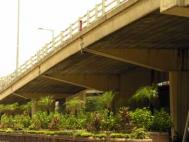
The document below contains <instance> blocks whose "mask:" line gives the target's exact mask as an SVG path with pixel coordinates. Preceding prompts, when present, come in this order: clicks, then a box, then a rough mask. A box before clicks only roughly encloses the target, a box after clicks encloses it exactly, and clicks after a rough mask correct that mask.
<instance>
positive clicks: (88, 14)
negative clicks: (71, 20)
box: [87, 11, 90, 26]
mask: <svg viewBox="0 0 189 142" xmlns="http://www.w3.org/2000/svg"><path fill="white" fill-rule="evenodd" d="M89 24H90V11H87V26H88V25H89Z"/></svg>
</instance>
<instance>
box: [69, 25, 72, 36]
mask: <svg viewBox="0 0 189 142" xmlns="http://www.w3.org/2000/svg"><path fill="white" fill-rule="evenodd" d="M69 31H70V32H69V34H70V37H72V36H73V29H72V24H71V25H70V27H69Z"/></svg>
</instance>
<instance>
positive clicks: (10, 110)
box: [0, 103, 19, 115]
mask: <svg viewBox="0 0 189 142" xmlns="http://www.w3.org/2000/svg"><path fill="white" fill-rule="evenodd" d="M18 108H19V105H18V103H13V104H6V105H3V104H2V105H0V113H1V114H10V115H13V114H15V113H16V112H17V111H18Z"/></svg>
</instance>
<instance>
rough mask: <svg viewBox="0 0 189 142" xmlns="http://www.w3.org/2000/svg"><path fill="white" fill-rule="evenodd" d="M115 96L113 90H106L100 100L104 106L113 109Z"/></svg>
mask: <svg viewBox="0 0 189 142" xmlns="http://www.w3.org/2000/svg"><path fill="white" fill-rule="evenodd" d="M114 96H115V93H114V92H113V91H106V92H104V93H103V94H102V96H100V98H99V99H100V100H99V101H100V102H101V103H102V106H103V108H106V109H111V105H112V101H113V98H114Z"/></svg>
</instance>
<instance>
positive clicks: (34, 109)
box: [31, 99, 37, 116]
mask: <svg viewBox="0 0 189 142" xmlns="http://www.w3.org/2000/svg"><path fill="white" fill-rule="evenodd" d="M31 102H32V108H31V114H32V116H33V115H34V114H35V113H36V112H37V99H32V101H31Z"/></svg>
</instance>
